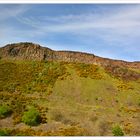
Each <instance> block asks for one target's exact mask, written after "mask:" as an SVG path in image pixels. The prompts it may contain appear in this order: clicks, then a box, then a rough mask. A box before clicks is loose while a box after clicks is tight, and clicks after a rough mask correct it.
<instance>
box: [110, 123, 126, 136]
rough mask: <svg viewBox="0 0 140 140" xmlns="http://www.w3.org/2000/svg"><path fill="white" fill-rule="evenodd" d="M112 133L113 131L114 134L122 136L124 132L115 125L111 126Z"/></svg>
mask: <svg viewBox="0 0 140 140" xmlns="http://www.w3.org/2000/svg"><path fill="white" fill-rule="evenodd" d="M112 133H113V135H114V136H124V132H123V130H122V128H121V127H120V126H119V125H115V126H114V127H113V128H112Z"/></svg>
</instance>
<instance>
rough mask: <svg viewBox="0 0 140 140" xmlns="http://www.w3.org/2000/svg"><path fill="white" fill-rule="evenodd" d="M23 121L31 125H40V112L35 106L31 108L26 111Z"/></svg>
mask: <svg viewBox="0 0 140 140" xmlns="http://www.w3.org/2000/svg"><path fill="white" fill-rule="evenodd" d="M22 121H23V122H24V123H25V124H27V125H30V126H34V125H38V124H39V123H40V115H39V112H38V111H37V110H36V109H35V108H33V107H32V108H30V109H29V110H28V111H26V112H24V115H23V117H22Z"/></svg>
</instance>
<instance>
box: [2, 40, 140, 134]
mask: <svg viewBox="0 0 140 140" xmlns="http://www.w3.org/2000/svg"><path fill="white" fill-rule="evenodd" d="M25 44H26V43H21V44H20V45H19V44H14V45H13V44H12V47H11V45H8V46H6V47H4V48H2V49H1V50H0V51H1V59H0V135H14V136H15V135H25V136H27V135H32V136H35V135H36V136H40V135H41V136H54V135H55V136H56V135H57V136H112V135H114V132H112V131H113V130H114V129H115V127H114V125H116V124H117V125H118V126H119V128H120V131H122V132H123V133H124V135H126V136H135V135H136V136H139V135H140V123H139V121H140V117H139V116H140V69H139V67H138V66H139V63H137V65H136V67H134V64H135V63H129V62H124V61H114V60H110V59H109V60H108V59H104V58H99V57H97V56H94V55H91V54H86V53H77V52H65V51H64V52H63V51H53V50H51V49H48V48H43V47H40V46H39V45H35V44H32V43H31V44H30V43H27V44H28V45H27V44H26V45H27V46H26V45H25ZM21 45H23V46H22V47H21ZM13 46H14V47H13ZM9 50H10V51H9ZM17 50H18V51H17ZM84 57H85V59H83V58H84ZM68 58H69V59H68ZM78 58H79V59H78ZM94 59H96V60H98V61H96V62H95V61H94ZM52 60H53V61H52ZM79 61H80V62H83V63H79ZM90 61H92V63H91V64H89V63H90ZM93 61H94V62H93ZM99 62H100V63H99ZM103 62H104V64H103ZM129 65H131V67H129ZM33 108H35V109H36V110H37V111H38V113H39V115H40V119H39V121H38V122H36V123H38V125H36V126H32V125H31V126H29V124H28V123H27V122H28V121H31V120H30V117H29V116H30V115H32V113H33V111H34V110H35V109H33ZM27 111H30V112H28V115H29V116H28V115H27ZM29 113H30V114H29ZM35 114H37V113H35ZM25 115H27V116H25ZM23 116H24V117H23ZM34 116H35V115H34ZM23 118H24V119H23ZM25 118H26V120H25ZM26 123H27V124H26ZM116 131H117V134H118V129H115V132H116ZM120 131H119V132H120ZM119 134H120V133H119Z"/></svg>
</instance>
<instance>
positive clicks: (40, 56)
mask: <svg viewBox="0 0 140 140" xmlns="http://www.w3.org/2000/svg"><path fill="white" fill-rule="evenodd" d="M0 58H1V59H13V60H35V61H36V60H37V61H41V60H48V61H53V60H54V61H65V62H79V63H87V64H93V63H94V64H98V65H101V66H104V67H106V66H112V65H113V66H123V67H129V68H137V69H140V62H126V61H121V60H112V59H107V58H101V57H98V56H95V55H93V54H88V53H81V52H73V51H54V50H51V49H49V48H46V47H41V46H40V45H38V44H33V43H28V42H26V43H16V44H8V45H6V46H4V47H2V48H0Z"/></svg>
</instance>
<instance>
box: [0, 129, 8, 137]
mask: <svg viewBox="0 0 140 140" xmlns="http://www.w3.org/2000/svg"><path fill="white" fill-rule="evenodd" d="M0 136H9V133H8V131H7V130H2V129H0Z"/></svg>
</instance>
